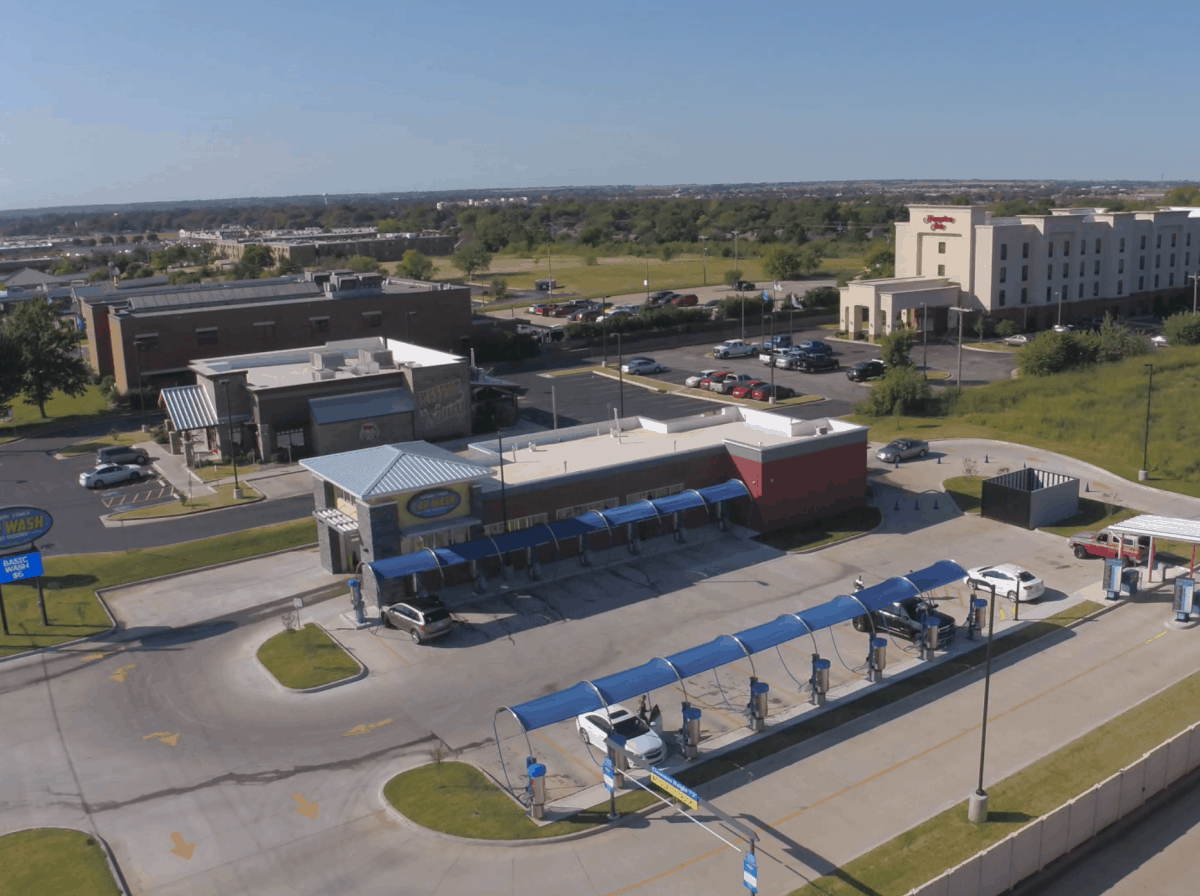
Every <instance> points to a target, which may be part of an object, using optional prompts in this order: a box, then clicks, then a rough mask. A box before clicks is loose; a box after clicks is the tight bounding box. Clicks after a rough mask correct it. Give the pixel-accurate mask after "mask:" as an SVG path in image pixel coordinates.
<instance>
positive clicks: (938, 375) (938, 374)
mask: <svg viewBox="0 0 1200 896" xmlns="http://www.w3.org/2000/svg"><path fill="white" fill-rule="evenodd" d="M925 379H927V380H948V379H950V371H949V370H931V371H929V373H927V374H926V375H925Z"/></svg>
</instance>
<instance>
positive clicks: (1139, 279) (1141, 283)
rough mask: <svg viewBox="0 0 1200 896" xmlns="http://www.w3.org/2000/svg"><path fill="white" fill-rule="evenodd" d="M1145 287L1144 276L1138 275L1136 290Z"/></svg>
mask: <svg viewBox="0 0 1200 896" xmlns="http://www.w3.org/2000/svg"><path fill="white" fill-rule="evenodd" d="M1145 288H1146V278H1145V277H1138V292H1141V291H1142V290H1143V289H1145Z"/></svg>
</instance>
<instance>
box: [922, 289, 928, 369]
mask: <svg viewBox="0 0 1200 896" xmlns="http://www.w3.org/2000/svg"><path fill="white" fill-rule="evenodd" d="M921 348H922V357H921V373H923V374H924V375H925V379H929V306H928V305H926V304H925V303H924V302H922V303H921Z"/></svg>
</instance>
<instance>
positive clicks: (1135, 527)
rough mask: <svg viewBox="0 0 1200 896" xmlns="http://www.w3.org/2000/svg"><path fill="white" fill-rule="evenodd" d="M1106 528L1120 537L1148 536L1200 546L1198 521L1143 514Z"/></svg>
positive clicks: (1199, 522)
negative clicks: (1119, 534) (1120, 535)
mask: <svg viewBox="0 0 1200 896" xmlns="http://www.w3.org/2000/svg"><path fill="white" fill-rule="evenodd" d="M1108 528H1109V529H1111V530H1112V531H1113V532H1118V533H1121V534H1122V535H1149V536H1150V537H1151V538H1165V539H1167V540H1169V541H1186V542H1187V543H1189V544H1200V521H1197V520H1183V519H1176V518H1174V517H1169V516H1154V515H1152V514H1149V513H1143V514H1142V515H1141V516H1135V517H1131V518H1130V519H1127V520H1125V521H1124V522H1120V523H1113V524H1112V525H1111V526H1109V527H1108Z"/></svg>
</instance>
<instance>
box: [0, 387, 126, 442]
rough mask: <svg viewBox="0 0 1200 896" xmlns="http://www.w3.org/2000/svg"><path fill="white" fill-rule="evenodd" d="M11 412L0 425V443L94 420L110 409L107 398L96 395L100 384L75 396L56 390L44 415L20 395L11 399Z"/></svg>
mask: <svg viewBox="0 0 1200 896" xmlns="http://www.w3.org/2000/svg"><path fill="white" fill-rule="evenodd" d="M12 413H13V419H12V422H11V423H3V424H0V442H5V441H8V440H9V439H12V438H16V437H18V436H27V435H31V434H32V433H34V432H36V431H38V430H41V429H46V428H49V427H51V426H58V425H62V424H64V423H81V422H83V421H86V420H98V419H100V418H102V417H108V416H111V415H112V414H113V413H114V411H112V410H111V409H110V408H109V406H108V400H107V399H105V398H102V397H101V396H100V387H99V386H92V385H89V386H88V387H87V389H86V390H85V391H84V393H83V394H82V395H80V396H79V397H78V398H72V397H70V396H69V395H63V394H62V393H61V392H59V393H56V394H55V395H54V396H53V397H52V398H51V399H50V400H49V401H47V402H46V416H45V417H42V415H41V414H40V413H39V412H38V408H37V405H35V404H29V403H28V402H26V401H25V400H23V399H20V398H18V399H17V400H16V401H14V402H13V406H12Z"/></svg>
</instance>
